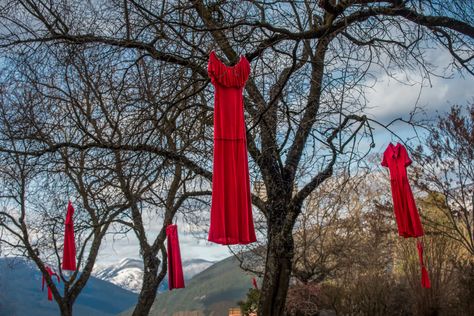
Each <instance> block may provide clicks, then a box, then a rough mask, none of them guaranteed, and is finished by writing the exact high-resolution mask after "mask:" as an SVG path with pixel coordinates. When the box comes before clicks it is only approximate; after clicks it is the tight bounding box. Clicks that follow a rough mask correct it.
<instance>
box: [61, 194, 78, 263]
mask: <svg viewBox="0 0 474 316" xmlns="http://www.w3.org/2000/svg"><path fill="white" fill-rule="evenodd" d="M73 215H74V207H73V206H72V203H71V201H69V203H68V205H67V214H66V223H65V225H64V226H65V228H64V248H63V263H62V268H63V270H71V271H74V270H76V244H75V243H74V222H73V220H72V217H73Z"/></svg>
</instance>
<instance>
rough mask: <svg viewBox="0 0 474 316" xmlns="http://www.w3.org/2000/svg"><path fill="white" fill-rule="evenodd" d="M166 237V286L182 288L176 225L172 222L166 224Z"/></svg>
mask: <svg viewBox="0 0 474 316" xmlns="http://www.w3.org/2000/svg"><path fill="white" fill-rule="evenodd" d="M166 237H167V239H168V288H169V290H170V291H171V290H173V289H180V288H184V276H183V265H182V262H181V252H180V250H179V239H178V226H177V225H174V224H171V225H168V226H167V227H166Z"/></svg>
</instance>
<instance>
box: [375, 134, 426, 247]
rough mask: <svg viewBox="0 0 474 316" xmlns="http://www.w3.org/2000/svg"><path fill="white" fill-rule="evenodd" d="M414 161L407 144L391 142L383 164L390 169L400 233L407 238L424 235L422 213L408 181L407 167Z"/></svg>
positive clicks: (394, 205)
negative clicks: (419, 212) (409, 155)
mask: <svg viewBox="0 0 474 316" xmlns="http://www.w3.org/2000/svg"><path fill="white" fill-rule="evenodd" d="M411 163H412V161H411V159H410V157H408V153H407V150H406V148H405V146H403V145H402V144H400V143H397V145H395V146H394V145H393V144H392V143H390V144H389V145H388V147H387V149H386V150H385V152H384V154H383V160H382V166H384V167H388V169H389V171H390V184H391V188H392V199H393V208H394V211H395V219H396V221H397V226H398V234H399V235H400V236H403V237H405V238H408V237H420V236H423V227H422V225H421V221H420V215H419V214H418V210H417V208H416V204H415V199H414V198H413V193H412V191H411V188H410V184H409V183H408V177H407V171H406V167H407V166H409V165H410V164H411Z"/></svg>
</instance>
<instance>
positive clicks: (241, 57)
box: [211, 50, 245, 69]
mask: <svg viewBox="0 0 474 316" xmlns="http://www.w3.org/2000/svg"><path fill="white" fill-rule="evenodd" d="M211 56H214V58H215V59H216V60H217V61H218V62H219V63H220V64H221V65H223V66H224V67H226V68H228V69H234V68H235V67H237V66H238V65H240V63H241V62H242V60H243V59H244V58H245V56H244V55H242V54H240V57H239V61H238V62H237V63H236V64H235V65H233V66H228V65H226V64H225V63H224V62H223V61H222V60H220V59H219V57H217V54H216V52H215V51H214V50H212V51H211Z"/></svg>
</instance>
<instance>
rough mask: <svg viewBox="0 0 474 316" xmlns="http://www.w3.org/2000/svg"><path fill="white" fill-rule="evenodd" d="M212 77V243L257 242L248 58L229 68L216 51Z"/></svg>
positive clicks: (210, 67)
mask: <svg viewBox="0 0 474 316" xmlns="http://www.w3.org/2000/svg"><path fill="white" fill-rule="evenodd" d="M208 74H209V77H210V78H211V82H212V84H213V85H214V88H215V94H214V99H215V101H214V166H213V174H212V203H211V224H210V228H209V236H208V240H209V241H212V242H215V243H218V244H223V245H232V244H248V243H251V242H254V241H256V237H255V229H254V225H253V218H252V203H251V196H250V180H249V170H248V160H247V159H248V158H247V141H246V136H245V121H244V110H243V96H242V92H243V88H244V86H245V82H246V81H247V78H248V76H249V74H250V64H249V62H248V60H247V59H246V58H245V56H241V57H240V60H239V62H238V63H237V64H236V65H235V66H233V67H229V66H226V65H224V64H223V63H222V62H221V61H220V60H219V59H218V58H217V56H216V54H215V52H214V51H212V52H211V54H210V56H209V64H208Z"/></svg>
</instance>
